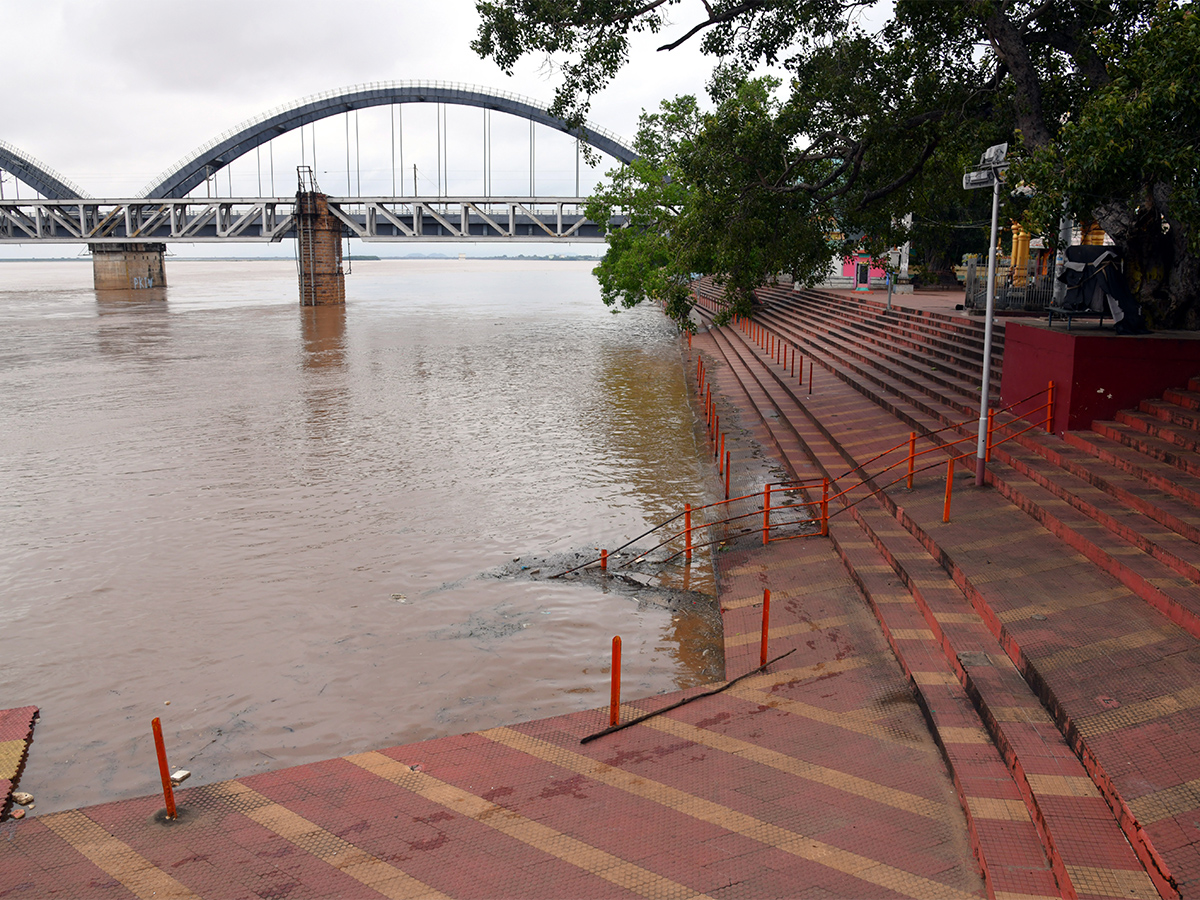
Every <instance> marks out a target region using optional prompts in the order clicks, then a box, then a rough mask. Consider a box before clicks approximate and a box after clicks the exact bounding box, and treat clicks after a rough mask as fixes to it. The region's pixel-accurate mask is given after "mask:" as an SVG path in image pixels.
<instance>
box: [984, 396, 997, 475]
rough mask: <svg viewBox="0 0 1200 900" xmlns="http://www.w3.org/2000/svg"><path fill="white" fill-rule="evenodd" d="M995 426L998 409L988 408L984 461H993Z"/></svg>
mask: <svg viewBox="0 0 1200 900" xmlns="http://www.w3.org/2000/svg"><path fill="white" fill-rule="evenodd" d="M995 427H996V411H995V410H994V409H989V410H988V423H987V446H986V447H985V448H984V451H983V461H984V462H991V461H992V429H994V428H995Z"/></svg>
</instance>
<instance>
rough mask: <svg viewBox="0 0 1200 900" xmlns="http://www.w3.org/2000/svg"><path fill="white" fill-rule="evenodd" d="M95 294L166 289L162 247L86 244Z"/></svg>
mask: <svg viewBox="0 0 1200 900" xmlns="http://www.w3.org/2000/svg"><path fill="white" fill-rule="evenodd" d="M88 249H89V250H90V251H91V252H92V283H93V284H94V285H95V288H96V290H98V291H140V290H146V289H148V288H161V287H166V285H167V272H166V268H165V267H164V266H163V254H164V253H166V250H167V245H166V244H142V243H129V244H88Z"/></svg>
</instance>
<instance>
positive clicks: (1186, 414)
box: [1138, 391, 1200, 432]
mask: <svg viewBox="0 0 1200 900" xmlns="http://www.w3.org/2000/svg"><path fill="white" fill-rule="evenodd" d="M1166 393H1168V394H1169V393H1171V392H1170V391H1167V392H1166ZM1186 396H1187V397H1191V396H1193V395H1191V394H1187V395H1186ZM1138 408H1139V409H1140V410H1141V411H1142V412H1144V413H1146V414H1147V415H1150V416H1154V418H1156V419H1159V420H1161V421H1163V422H1167V423H1169V424H1171V425H1176V426H1178V427H1179V428H1183V429H1187V430H1188V431H1192V432H1200V414H1197V413H1196V409H1197V407H1188V406H1184V405H1182V404H1180V403H1176V402H1174V401H1172V400H1169V399H1167V398H1166V397H1165V395H1164V398H1163V399H1162V400H1143V401H1142V402H1141V404H1140V405H1139V407H1138Z"/></svg>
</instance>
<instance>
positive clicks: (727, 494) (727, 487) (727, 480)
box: [725, 450, 729, 500]
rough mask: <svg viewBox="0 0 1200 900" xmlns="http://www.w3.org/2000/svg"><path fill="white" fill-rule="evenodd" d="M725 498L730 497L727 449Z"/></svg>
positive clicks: (727, 453)
mask: <svg viewBox="0 0 1200 900" xmlns="http://www.w3.org/2000/svg"><path fill="white" fill-rule="evenodd" d="M725 499H726V500H728V499H729V451H728V450H726V451H725Z"/></svg>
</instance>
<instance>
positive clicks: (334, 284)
mask: <svg viewBox="0 0 1200 900" xmlns="http://www.w3.org/2000/svg"><path fill="white" fill-rule="evenodd" d="M296 174H297V181H298V182H299V184H298V185H297V191H296V209H295V216H296V225H295V230H296V262H297V265H296V269H297V271H298V273H299V274H298V277H299V279H300V305H301V306H342V305H344V304H345V303H346V273H345V271H343V269H342V221H341V219H339V218H337V216H335V215H334V214H333V213H332V212H331V211H330V209H329V197H328V195H326V194H322V193H321V192H320V190H318V189H317V181H316V178H315V177H314V176H313V172H312V169H310V168H309V167H307V166H301V167H300V168H299V169H298V170H297V172H296Z"/></svg>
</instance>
